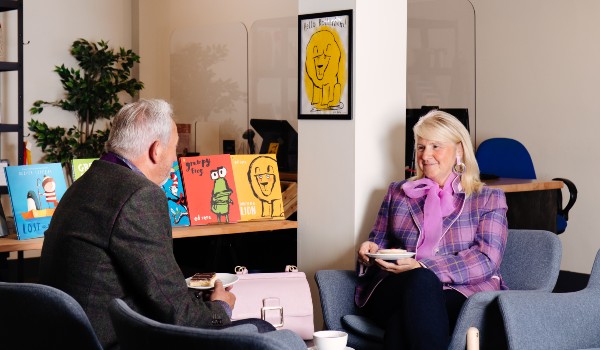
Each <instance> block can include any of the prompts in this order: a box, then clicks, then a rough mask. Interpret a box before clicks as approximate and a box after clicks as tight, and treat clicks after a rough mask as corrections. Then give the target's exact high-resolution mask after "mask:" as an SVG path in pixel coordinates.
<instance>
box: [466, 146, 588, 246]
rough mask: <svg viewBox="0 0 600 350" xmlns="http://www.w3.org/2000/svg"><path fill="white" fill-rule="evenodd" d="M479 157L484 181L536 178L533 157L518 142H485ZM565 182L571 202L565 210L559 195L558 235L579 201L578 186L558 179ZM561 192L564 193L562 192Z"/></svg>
mask: <svg viewBox="0 0 600 350" xmlns="http://www.w3.org/2000/svg"><path fill="white" fill-rule="evenodd" d="M475 158H476V159H477V163H478V165H479V171H480V172H481V178H482V179H483V180H485V179H486V178H493V177H507V178H513V179H536V178H537V177H536V175H535V168H534V166H533V160H532V159H531V155H530V154H529V151H527V148H525V146H524V145H523V144H522V143H521V142H519V141H517V140H514V139H509V138H504V137H497V138H491V139H487V140H485V141H483V142H482V143H481V144H480V145H479V147H478V148H477V152H476V153H475ZM552 180H556V181H562V182H563V183H564V184H565V185H566V186H567V189H568V190H569V202H568V203H567V205H566V206H565V207H564V208H563V206H562V192H561V193H559V194H558V196H557V200H558V205H557V208H558V212H557V213H556V233H557V234H561V233H563V232H565V230H566V228H567V221H568V220H569V210H571V208H572V207H573V205H574V204H575V201H576V200H577V187H576V186H575V184H574V183H573V182H571V181H570V180H568V179H565V178H554V179H552ZM559 191H560V190H559Z"/></svg>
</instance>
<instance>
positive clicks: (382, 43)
mask: <svg viewBox="0 0 600 350" xmlns="http://www.w3.org/2000/svg"><path fill="white" fill-rule="evenodd" d="M350 8H354V9H355V10H354V25H355V30H354V34H355V39H354V80H353V88H354V91H353V97H354V106H353V109H354V112H353V120H350V121H331V120H301V121H299V123H298V127H299V135H300V136H299V147H298V148H299V151H298V152H299V162H298V183H299V187H298V222H299V226H300V227H299V229H298V260H299V261H298V262H299V265H300V268H301V269H302V270H303V271H305V272H306V273H307V274H308V275H309V276H313V275H314V273H315V272H316V271H317V270H321V269H340V268H343V269H353V268H354V262H355V252H356V249H357V244H359V243H360V242H362V241H364V240H366V238H367V236H368V233H369V231H370V229H371V226H372V224H373V222H374V220H375V215H376V213H377V210H378V209H379V205H380V204H381V200H382V199H383V196H384V194H385V189H386V188H387V185H388V184H389V183H390V182H391V181H393V180H397V179H401V178H403V177H404V174H403V169H404V167H403V164H404V163H403V162H404V156H403V155H404V153H403V152H404V122H405V106H406V104H405V96H406V88H405V87H406V85H405V82H406V70H405V66H406V1H394V0H389V1H378V2H377V6H374V5H373V4H367V3H366V2H358V1H357V2H356V3H355V4H354V1H341V0H340V1H329V2H326V3H324V2H322V1H318V0H314V1H300V3H299V13H300V14H304V13H318V12H326V11H334V10H344V9H350ZM383 77H385V79H384V78H383ZM375 102H377V103H375ZM312 292H313V295H318V292H317V290H316V289H315V288H314V286H313V288H312ZM315 301H316V302H315V312H316V315H317V317H316V327H320V326H321V323H320V306H319V304H318V301H317V300H315Z"/></svg>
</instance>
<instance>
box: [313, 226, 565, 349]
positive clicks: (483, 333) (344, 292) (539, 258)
mask: <svg viewBox="0 0 600 350" xmlns="http://www.w3.org/2000/svg"><path fill="white" fill-rule="evenodd" d="M560 259H561V243H560V240H559V239H558V237H557V236H556V235H555V234H554V233H551V232H548V231H538V230H509V232H508V241H507V245H506V250H505V253H504V258H503V260H502V265H501V266H500V272H501V274H502V277H503V278H504V279H505V281H506V284H507V285H508V287H509V288H511V289H512V290H511V291H500V292H481V293H477V294H475V295H473V296H471V297H470V298H468V299H467V301H466V302H465V304H464V306H463V308H462V311H461V313H460V315H459V317H458V320H457V324H456V328H455V331H454V334H453V336H452V339H451V343H450V346H449V348H450V349H457V350H458V349H460V350H464V349H465V348H466V334H467V330H468V328H469V327H471V326H473V327H477V328H478V329H479V333H480V343H481V348H482V349H505V348H506V340H505V336H504V329H503V326H502V325H503V324H502V318H501V315H500V312H499V310H498V305H497V296H498V295H500V294H504V293H517V292H518V290H537V291H543V292H550V291H552V289H553V288H554V285H555V284H556V279H557V278H558V272H559V270H560ZM356 278H357V277H356V273H355V272H354V271H351V270H321V271H318V272H317V273H316V275H315V280H316V282H317V287H318V289H319V296H320V300H321V308H322V310H323V319H324V323H325V325H324V326H325V329H333V330H343V331H345V332H347V333H348V346H350V347H353V348H355V349H361V350H363V349H364V350H375V349H377V350H380V349H382V348H383V330H382V329H381V328H379V327H378V326H376V325H375V324H374V323H373V322H371V321H370V320H369V319H368V318H366V317H364V316H362V315H361V312H360V310H359V309H358V308H357V307H356V306H355V304H354V288H355V286H356Z"/></svg>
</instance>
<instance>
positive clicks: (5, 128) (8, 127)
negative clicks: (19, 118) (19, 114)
mask: <svg viewBox="0 0 600 350" xmlns="http://www.w3.org/2000/svg"><path fill="white" fill-rule="evenodd" d="M19 128H21V125H19V124H0V132H17V131H19Z"/></svg>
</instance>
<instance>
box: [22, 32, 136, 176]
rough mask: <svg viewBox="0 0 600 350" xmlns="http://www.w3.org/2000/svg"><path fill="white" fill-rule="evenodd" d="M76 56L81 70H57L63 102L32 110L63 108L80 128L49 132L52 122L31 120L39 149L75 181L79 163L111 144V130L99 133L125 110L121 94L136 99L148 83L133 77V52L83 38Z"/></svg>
mask: <svg viewBox="0 0 600 350" xmlns="http://www.w3.org/2000/svg"><path fill="white" fill-rule="evenodd" d="M70 52H71V55H73V57H75V59H76V60H77V61H78V64H79V67H80V69H74V68H67V67H65V65H64V64H63V65H61V66H56V67H55V68H54V71H55V72H56V73H57V74H58V75H59V77H60V80H61V83H62V86H63V88H64V89H65V97H64V98H63V99H60V100H57V101H43V100H38V101H35V102H34V103H33V106H32V107H31V109H30V110H29V111H30V112H31V114H40V113H42V112H43V111H44V107H47V106H52V107H59V108H61V109H63V110H66V111H71V112H74V113H75V117H76V118H77V125H74V126H72V127H70V128H69V129H65V128H63V127H60V126H57V127H49V126H48V125H47V124H46V123H44V122H40V121H37V120H34V119H31V120H30V121H29V122H28V123H27V125H28V127H29V130H30V131H31V132H32V135H33V138H34V139H35V141H36V145H37V146H39V147H40V148H41V149H42V152H44V153H45V155H44V158H43V159H44V160H45V161H47V162H60V163H61V164H62V165H63V167H65V168H66V169H67V176H68V177H69V179H71V174H72V172H71V161H72V160H73V158H97V157H99V156H100V155H101V154H102V152H103V150H104V144H105V143H106V141H107V140H108V135H109V128H110V122H109V124H108V125H109V126H108V127H106V129H104V130H95V129H94V128H95V125H96V122H97V121H101V120H103V119H106V120H109V121H110V120H111V119H112V117H113V116H114V115H115V114H116V113H117V112H118V111H119V109H120V108H121V107H122V105H121V103H120V102H119V93H122V92H125V93H127V94H129V95H130V96H131V97H134V96H135V95H136V94H137V93H138V92H139V91H140V90H141V89H143V87H144V84H143V83H142V82H141V81H138V80H136V79H135V78H132V77H131V69H132V68H133V65H134V63H139V62H140V57H139V56H138V55H137V54H136V53H135V52H133V51H131V50H125V49H124V48H120V49H119V50H118V51H116V52H115V50H113V49H111V48H109V47H108V43H107V42H105V41H103V40H101V41H99V42H97V43H94V42H89V41H87V40H85V39H78V40H76V41H75V42H73V45H72V46H71V50H70Z"/></svg>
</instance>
